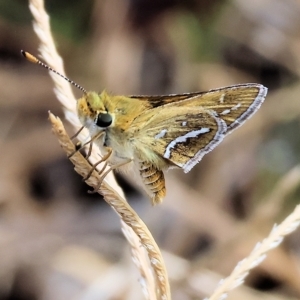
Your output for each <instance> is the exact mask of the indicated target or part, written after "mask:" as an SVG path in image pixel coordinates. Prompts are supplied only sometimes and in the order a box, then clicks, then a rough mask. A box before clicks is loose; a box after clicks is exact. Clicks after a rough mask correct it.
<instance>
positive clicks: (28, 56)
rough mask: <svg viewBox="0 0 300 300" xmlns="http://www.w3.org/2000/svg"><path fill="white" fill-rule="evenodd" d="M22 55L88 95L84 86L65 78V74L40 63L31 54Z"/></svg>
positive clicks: (24, 52)
mask: <svg viewBox="0 0 300 300" xmlns="http://www.w3.org/2000/svg"><path fill="white" fill-rule="evenodd" d="M21 54H22V55H23V56H24V57H25V58H26V59H27V60H28V61H29V62H31V63H34V64H38V65H40V66H42V67H44V68H46V69H47V70H49V71H51V72H53V73H55V74H57V75H59V76H60V77H62V78H64V79H65V80H67V81H68V82H69V83H71V84H72V85H74V86H75V87H77V88H78V89H80V90H81V91H82V92H84V93H85V94H87V91H86V89H84V88H83V87H82V86H80V85H79V84H78V83H76V82H74V81H73V80H71V79H69V78H68V77H66V76H64V75H63V74H61V73H59V72H57V71H56V70H54V69H52V68H51V67H49V66H48V65H46V64H45V63H43V62H42V61H40V60H39V59H37V58H36V57H35V56H34V55H32V54H30V53H29V52H26V51H24V50H21Z"/></svg>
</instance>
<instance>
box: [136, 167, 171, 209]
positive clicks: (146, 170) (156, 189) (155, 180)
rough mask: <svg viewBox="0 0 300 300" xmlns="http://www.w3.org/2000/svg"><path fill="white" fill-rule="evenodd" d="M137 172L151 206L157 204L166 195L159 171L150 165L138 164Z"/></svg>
mask: <svg viewBox="0 0 300 300" xmlns="http://www.w3.org/2000/svg"><path fill="white" fill-rule="evenodd" d="M139 171H140V175H141V178H142V181H143V183H144V184H145V186H146V188H147V190H148V191H149V193H150V196H151V200H152V204H153V205H155V204H159V203H161V202H162V200H163V198H164V197H165V195H166V187H165V177H164V173H163V171H161V170H158V169H157V168H156V167H155V166H153V165H152V164H151V163H147V162H140V163H139Z"/></svg>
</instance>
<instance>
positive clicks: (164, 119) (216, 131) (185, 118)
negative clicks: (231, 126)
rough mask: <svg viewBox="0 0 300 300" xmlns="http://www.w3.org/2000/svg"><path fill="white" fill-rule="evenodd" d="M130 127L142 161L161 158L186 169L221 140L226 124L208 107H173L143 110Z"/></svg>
mask: <svg viewBox="0 0 300 300" xmlns="http://www.w3.org/2000/svg"><path fill="white" fill-rule="evenodd" d="M131 129H132V130H133V131H134V132H133V133H132V135H131V136H132V137H133V138H132V139H131V143H132V144H133V145H134V147H135V148H136V149H138V151H137V152H138V153H139V155H140V156H142V157H140V159H141V160H144V161H151V160H155V157H160V158H163V159H164V161H167V162H169V163H168V165H169V166H170V165H175V166H178V167H180V168H183V169H184V171H185V172H188V171H189V170H190V169H191V168H192V167H193V166H194V165H195V164H197V163H198V162H199V161H200V160H201V159H202V157H203V156H204V155H205V154H206V153H208V152H210V151H211V150H212V149H214V148H215V147H216V146H217V145H218V144H219V143H220V142H221V141H222V139H223V137H224V135H225V133H226V130H227V126H226V123H225V122H224V121H223V120H222V119H220V118H218V117H217V116H216V115H215V114H214V113H213V112H211V111H209V110H206V109H203V108H198V109H195V108H189V107H188V108H184V107H182V108H180V107H177V106H174V107H171V108H169V109H167V110H164V109H161V108H160V107H158V108H155V109H152V110H149V111H147V112H145V113H144V114H142V115H141V116H139V117H138V118H136V119H135V120H134V122H133V123H132V126H131ZM155 163H156V162H155V161H154V164H155ZM156 164H157V163H156Z"/></svg>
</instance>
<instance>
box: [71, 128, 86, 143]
mask: <svg viewBox="0 0 300 300" xmlns="http://www.w3.org/2000/svg"><path fill="white" fill-rule="evenodd" d="M83 128H84V126H82V127H81V128H80V129H79V130H78V131H77V132H76V133H75V134H74V135H73V136H72V137H71V140H74V139H75V138H76V137H77V136H78V135H79V133H80V132H81V131H82V130H83Z"/></svg>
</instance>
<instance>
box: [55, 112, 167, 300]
mask: <svg viewBox="0 0 300 300" xmlns="http://www.w3.org/2000/svg"><path fill="white" fill-rule="evenodd" d="M49 119H50V121H51V123H52V129H53V132H54V134H55V135H56V136H57V138H58V140H59V143H60V145H61V147H62V148H63V150H64V151H65V152H66V154H67V155H70V154H72V153H73V152H74V150H75V146H74V144H73V143H72V141H71V139H70V138H69V136H68V134H67V133H66V131H65V129H64V126H63V124H62V122H61V121H60V119H59V118H56V117H55V116H54V115H53V114H51V113H49ZM70 161H71V162H72V163H73V164H74V166H75V171H76V172H77V173H78V174H79V175H81V176H82V177H83V178H85V177H86V176H87V175H88V174H89V172H90V171H91V170H92V166H91V165H90V164H89V162H88V161H87V160H86V159H85V158H84V157H83V156H82V154H81V153H80V152H78V151H77V152H76V153H75V154H74V155H72V156H71V157H70ZM100 179H101V174H100V175H99V173H98V172H97V171H93V173H92V174H91V176H90V177H89V178H88V179H87V180H85V182H86V183H87V184H88V185H89V186H91V187H93V188H96V187H97V186H98V184H99V181H100ZM99 193H100V194H101V195H103V197H104V199H105V201H106V202H107V203H108V204H109V205H110V206H111V207H112V208H113V209H114V210H115V211H116V212H117V214H118V215H119V216H120V218H121V219H122V221H123V222H124V223H125V224H126V225H127V226H129V227H130V228H132V230H133V231H134V233H135V234H136V235H137V236H138V237H139V238H140V242H141V244H142V245H143V246H144V247H145V249H146V250H147V252H148V255H149V259H150V262H151V266H152V268H153V270H154V272H155V275H156V278H157V289H158V290H157V292H158V293H157V294H158V297H159V299H163V300H167V299H171V298H170V288H169V284H168V280H166V278H167V274H166V269H165V267H164V263H163V261H162V258H161V257H162V256H161V253H160V250H159V248H158V246H157V245H156V243H155V241H154V239H153V237H152V235H151V233H150V231H149V230H148V228H147V227H146V225H145V224H144V222H143V221H142V220H141V219H140V218H139V216H138V215H137V213H136V212H135V211H134V210H133V209H132V208H131V206H130V205H129V204H128V203H127V202H126V200H125V199H123V198H122V197H121V196H120V195H119V194H118V193H117V192H116V191H115V190H114V189H113V188H112V187H110V186H109V184H107V183H106V182H105V181H103V183H102V185H101V189H100V190H99ZM151 299H153V298H151Z"/></svg>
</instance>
